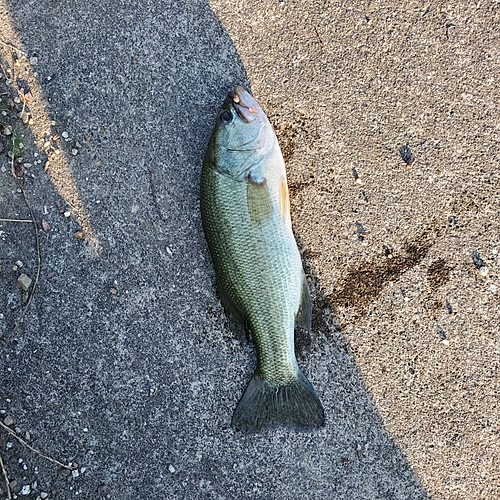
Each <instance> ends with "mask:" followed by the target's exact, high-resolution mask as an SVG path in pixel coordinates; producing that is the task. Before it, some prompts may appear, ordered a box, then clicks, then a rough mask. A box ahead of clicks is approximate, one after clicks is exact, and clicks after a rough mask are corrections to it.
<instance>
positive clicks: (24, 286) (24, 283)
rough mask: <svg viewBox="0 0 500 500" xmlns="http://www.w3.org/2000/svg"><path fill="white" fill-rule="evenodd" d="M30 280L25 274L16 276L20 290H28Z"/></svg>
mask: <svg viewBox="0 0 500 500" xmlns="http://www.w3.org/2000/svg"><path fill="white" fill-rule="evenodd" d="M31 281H32V280H31V278H30V277H29V276H27V275H26V274H21V276H19V278H17V283H18V285H19V287H20V288H21V290H23V291H24V292H26V291H28V290H29V287H30V286H31Z"/></svg>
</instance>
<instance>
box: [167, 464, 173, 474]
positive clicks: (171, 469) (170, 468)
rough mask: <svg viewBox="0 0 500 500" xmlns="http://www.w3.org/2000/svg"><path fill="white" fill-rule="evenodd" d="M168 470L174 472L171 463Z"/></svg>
mask: <svg viewBox="0 0 500 500" xmlns="http://www.w3.org/2000/svg"><path fill="white" fill-rule="evenodd" d="M168 470H169V471H170V472H171V473H172V474H173V473H174V472H175V467H174V466H173V465H172V464H170V465H169V466H168Z"/></svg>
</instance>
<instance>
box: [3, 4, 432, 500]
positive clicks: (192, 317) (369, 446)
mask: <svg viewBox="0 0 500 500" xmlns="http://www.w3.org/2000/svg"><path fill="white" fill-rule="evenodd" d="M6 9H7V7H6V6H5V5H2V10H3V11H4V12H5V11H6ZM8 9H9V11H10V15H11V16H12V19H13V23H14V25H15V27H16V30H17V33H18V35H19V39H20V41H21V42H22V43H23V50H25V51H26V52H27V54H28V56H29V57H30V58H33V57H36V58H37V61H36V66H33V68H32V69H31V70H32V71H35V72H36V73H37V75H36V78H37V80H38V81H39V82H40V84H41V88H42V90H43V92H44V94H45V98H46V105H47V109H48V110H49V111H48V112H49V113H50V116H49V117H48V118H49V119H50V121H53V122H55V125H50V127H52V128H51V133H53V134H62V133H63V132H67V135H68V137H67V139H68V140H67V141H66V138H64V141H62V140H60V139H59V140H58V141H59V142H58V144H59V146H58V147H59V148H60V153H57V154H58V155H63V156H64V158H65V161H66V162H67V166H68V172H70V173H71V176H72V181H71V182H72V183H73V184H74V186H75V189H76V190H77V193H78V196H79V199H80V200H81V206H82V207H84V209H85V214H86V217H88V220H89V221H90V224H91V226H92V228H93V230H94V232H95V237H96V238H97V240H98V241H99V244H100V246H101V248H102V251H101V252H100V253H97V254H96V252H92V251H90V250H89V244H88V241H86V240H85V238H79V237H75V235H74V234H75V233H78V231H79V230H81V221H79V220H77V219H75V217H74V216H73V217H65V216H64V214H61V213H60V211H59V209H58V206H57V204H59V205H60V204H64V203H67V204H70V203H71V200H65V199H64V196H63V195H62V194H61V192H60V190H59V189H58V187H57V183H52V182H51V181H50V171H47V173H45V172H44V171H43V169H42V168H41V167H40V168H38V169H36V168H33V170H32V172H33V173H34V177H30V178H28V179H27V180H26V184H25V189H26V191H27V193H29V197H30V200H31V202H32V205H33V209H34V211H35V214H36V217H37V219H38V220H39V221H40V220H41V219H42V218H43V219H44V220H46V222H47V223H48V224H49V225H50V229H49V230H46V231H42V232H41V241H40V244H41V249H42V273H41V278H40V283H39V286H38V290H37V293H36V296H35V297H34V300H33V303H32V307H31V309H30V311H29V313H28V315H27V318H26V322H25V327H24V330H23V331H22V332H21V333H20V334H19V335H17V336H16V338H15V339H14V340H13V342H10V343H7V344H4V345H3V346H2V358H3V363H2V368H1V378H2V388H1V391H2V399H1V404H2V407H1V408H0V409H2V410H5V412H6V413H9V414H10V415H12V416H13V418H14V420H15V422H16V424H15V425H16V427H17V428H18V431H19V432H21V433H22V434H25V433H26V432H29V433H30V435H31V442H32V443H33V444H34V446H36V447H38V448H43V449H44V451H45V452H46V453H48V454H49V455H51V456H54V457H55V458H58V459H59V460H66V461H71V462H77V463H78V465H79V466H80V474H79V476H78V477H73V475H69V476H64V475H61V474H59V471H57V470H56V469H55V468H54V467H53V466H52V465H50V464H48V463H46V462H44V461H43V460H42V459H41V458H40V457H37V456H35V455H32V454H30V453H29V452H28V451H27V450H25V449H23V448H22V447H21V446H20V445H19V444H18V443H14V445H13V446H12V447H11V448H8V449H7V448H6V446H5V444H6V442H7V440H6V439H4V436H0V438H1V440H0V443H2V448H1V452H2V456H3V457H4V460H6V462H7V464H8V467H9V477H10V478H11V479H16V480H17V483H18V486H17V487H15V488H14V490H16V488H17V489H20V488H21V486H22V485H23V484H27V483H33V481H35V480H36V481H37V485H36V487H34V489H35V491H37V492H38V491H48V492H49V495H50V498H54V499H64V500H67V499H69V498H73V497H74V496H76V495H77V494H78V495H79V497H80V498H120V499H129V498H130V499H132V498H137V497H140V498H143V499H153V498H154V499H156V498H161V497H163V496H166V495H168V497H170V498H236V497H237V496H239V497H241V498H305V497H306V496H307V497H308V498H329V497H330V498H332V497H335V498H339V499H340V498H345V499H350V498H357V499H370V500H373V499H389V498H394V499H396V498H397V499H403V498H404V499H410V498H411V499H420V498H422V499H424V498H427V495H426V493H425V491H424V490H423V488H422V486H421V485H420V483H419V481H418V478H417V477H416V476H415V474H414V473H413V471H412V469H411V467H410V465H409V464H408V463H407V462H406V460H405V458H404V456H403V455H402V453H401V451H400V450H399V449H398V448H397V447H396V446H395V445H394V443H393V442H392V441H391V439H390V437H389V436H388V435H387V433H386V432H385V431H384V428H383V422H381V419H380V417H379V416H378V414H377V411H376V409H375V408H374V407H373V405H372V403H371V401H370V397H369V394H368V393H367V391H366V389H365V387H364V385H363V381H362V379H361V377H360V375H359V373H358V371H357V369H356V366H355V363H354V362H353V360H352V358H351V357H350V356H349V354H348V352H347V347H346V344H345V342H344V341H343V340H342V335H341V334H340V333H339V332H338V330H335V328H334V323H333V322H332V319H331V318H332V316H331V312H330V310H329V306H328V301H327V300H326V298H325V297H324V296H323V295H322V293H321V288H320V286H319V284H318V283H314V287H315V295H314V304H315V316H314V330H315V333H316V335H314V336H312V337H304V339H302V340H300V339H299V351H300V352H299V354H301V356H300V358H301V364H302V365H303V366H304V368H305V370H306V371H307V373H308V374H309V375H310V377H311V381H312V382H313V383H314V385H315V386H316V387H317V389H318V392H319V393H320V395H321V397H322V399H323V402H324V404H325V407H326V411H327V419H328V424H327V427H326V428H325V429H324V430H321V431H319V432H317V433H315V434H296V433H293V432H290V431H287V430H284V429H279V430H276V431H273V432H268V433H263V434H262V435H255V436H244V435H241V434H239V433H235V432H234V431H233V430H232V429H231V428H230V418H231V413H232V410H233V409H234V407H235V405H236V403H237V401H238V398H239V396H240V394H241V392H242V390H243V388H244V386H245V385H246V383H247V381H248V379H249V376H250V374H251V372H252V370H253V366H252V363H254V353H253V348H252V346H248V345H242V344H241V343H239V342H238V341H236V340H234V338H233V335H232V333H231V331H230V330H229V329H228V328H227V322H226V321H225V319H224V315H223V311H222V308H221V306H220V304H219V303H218V302H217V300H216V297H215V290H214V286H213V281H214V280H213V270H212V267H211V262H210V258H209V254H208V251H207V247H206V245H205V241H204V238H203V233H202V230H201V223H200V217H199V209H198V203H199V197H198V183H199V173H200V169H201V161H202V157H203V154H204V151H205V147H206V144H207V142H208V138H209V135H210V133H211V129H212V125H213V121H214V116H215V113H216V111H217V109H218V107H219V105H220V103H221V102H222V100H223V98H224V96H225V94H226V92H227V90H228V89H229V88H231V86H232V85H233V84H234V83H240V84H243V85H245V86H247V87H248V86H249V81H248V78H247V75H246V73H245V69H244V68H243V65H242V63H241V60H240V59H239V57H238V54H237V53H236V50H235V49H234V47H233V45H232V43H231V40H230V38H229V36H228V35H227V33H226V32H225V30H224V28H223V26H222V25H221V24H220V22H219V21H218V20H217V18H216V17H215V15H214V14H213V12H212V11H211V9H210V7H209V5H208V4H207V3H206V2H204V1H201V0H199V1H194V2H180V1H179V2H159V1H153V0H146V2H143V3H141V4H140V6H139V5H135V4H125V3H122V2H115V1H112V2H107V3H103V2H93V1H91V2H86V3H75V2H69V1H65V2H55V3H53V2H49V3H46V4H42V3H31V2H28V3H26V2H24V3H23V2H16V1H12V2H10V4H9V7H8ZM34 27H36V29H34ZM22 70H23V68H19V71H22ZM31 70H30V71H31ZM42 138H43V137H42ZM52 142H54V141H52ZM72 150H77V154H72ZM40 154H41V152H40ZM8 189H10V186H9V188H8ZM56 202H57V204H56ZM12 203H15V201H13V202H12ZM19 203H21V202H20V201H19ZM19 206H21V205H19ZM70 208H71V207H70ZM16 231H17V228H16V227H9V229H8V232H9V234H12V237H11V238H10V239H9V242H8V244H9V250H8V252H7V254H6V256H5V258H6V261H7V262H6V266H5V267H9V266H10V267H11V262H10V260H13V259H15V258H16V255H18V253H17V252H18V250H19V252H25V249H26V246H27V245H32V242H31V241H24V239H23V238H24V236H23V238H21V239H20V238H18V237H16ZM33 259H34V258H32V260H31V261H30V257H29V256H27V257H26V258H25V260H26V268H27V269H34V266H35V261H34V260H33ZM10 267H9V269H10ZM308 271H309V274H310V275H311V269H310V268H309V269H308ZM311 276H312V275H311ZM16 279H17V277H16V275H15V274H14V272H10V271H9V272H8V273H5V274H3V275H2V283H5V287H6V288H8V293H9V294H15V293H17V292H16V288H15V281H16ZM312 279H313V281H314V276H312ZM2 300H4V297H2ZM2 307H9V306H8V305H5V303H4V305H3V306H2ZM19 312H20V303H19V302H15V303H14V306H13V314H12V318H14V316H15V315H14V313H19ZM300 342H303V343H304V346H302V347H300ZM19 457H22V458H23V463H24V464H26V466H27V469H26V470H24V469H23V467H22V464H20V463H19V461H18V459H19ZM35 467H36V468H37V470H38V474H35ZM81 467H84V468H85V471H84V472H83V471H82V469H81Z"/></svg>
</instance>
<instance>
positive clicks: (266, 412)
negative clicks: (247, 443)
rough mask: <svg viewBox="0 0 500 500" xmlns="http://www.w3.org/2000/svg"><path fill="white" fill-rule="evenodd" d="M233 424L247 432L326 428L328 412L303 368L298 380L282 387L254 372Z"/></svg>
mask: <svg viewBox="0 0 500 500" xmlns="http://www.w3.org/2000/svg"><path fill="white" fill-rule="evenodd" d="M232 425H233V427H234V428H235V429H238V430H241V431H245V432H248V431H256V430H259V429H262V428H264V427H275V426H278V425H285V426H291V427H295V428H299V429H308V428H313V427H323V426H324V425H325V412H324V410H323V407H322V406H321V402H320V400H319V398H318V396H317V395H316V393H315V392H314V389H313V386H312V385H311V382H309V380H307V378H306V376H305V375H304V374H303V373H302V372H301V371H300V370H299V373H298V374H297V378H296V379H295V380H293V381H292V382H290V383H289V384H287V385H281V386H275V385H272V384H270V383H269V382H268V381H267V380H265V379H261V378H260V377H259V376H258V375H257V374H255V375H254V376H253V377H252V379H251V380H250V382H249V383H248V386H247V388H246V390H245V392H244V393H243V396H242V398H241V400H240V402H239V403H238V406H237V407H236V410H234V414H233V420H232Z"/></svg>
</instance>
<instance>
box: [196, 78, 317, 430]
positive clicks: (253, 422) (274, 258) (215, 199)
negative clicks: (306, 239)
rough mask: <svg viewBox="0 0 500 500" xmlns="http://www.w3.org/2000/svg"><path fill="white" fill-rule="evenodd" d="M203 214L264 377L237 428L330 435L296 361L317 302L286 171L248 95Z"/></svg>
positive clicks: (238, 103)
mask: <svg viewBox="0 0 500 500" xmlns="http://www.w3.org/2000/svg"><path fill="white" fill-rule="evenodd" d="M201 214H202V220H203V228H204V231H205V235H206V238H207V241H208V245H209V248H210V253H211V255H212V260H213V263H214V267H215V274H216V278H217V287H218V291H219V296H220V298H221V301H222V303H223V305H224V307H225V308H226V310H227V311H229V312H230V313H231V314H232V315H233V316H234V317H235V318H236V319H237V320H239V321H240V322H241V323H242V324H244V325H247V326H249V327H250V329H251V331H252V336H253V338H254V341H255V344H256V348H257V369H256V372H255V375H254V376H253V378H252V379H251V380H250V382H249V384H248V386H247V388H246V390H245V393H244V394H243V396H242V398H241V400H240V402H239V403H238V406H237V408H236V410H235V412H234V415H233V419H232V424H233V426H234V427H235V428H237V429H240V430H243V431H252V430H258V429H260V428H263V427H270V426H275V425H290V426H294V427H299V428H311V427H319V426H323V425H324V411H323V408H322V406H321V403H320V401H319V399H318V397H317V395H316V393H315V392H314V389H313V387H312V385H311V384H310V382H309V381H308V380H307V378H306V377H305V375H304V374H303V373H302V371H301V370H300V368H299V366H298V364H297V360H296V358H295V352H294V327H295V326H296V325H297V326H299V325H300V326H302V327H305V328H308V329H309V328H310V326H311V300H310V296H309V290H308V288H307V282H306V279H305V275H304V272H303V270H302V262H301V259H300V254H299V251H298V248H297V244H296V242H295V238H294V236H293V233H292V225H291V219H290V209H289V201H288V188H287V182H286V172H285V164H284V161H283V156H282V154H281V150H280V148H279V145H278V140H277V138H276V134H275V133H274V130H273V128H272V126H271V124H270V123H269V120H268V119H267V117H266V115H265V114H264V112H263V111H262V109H261V108H260V106H259V105H258V104H257V102H256V101H255V100H254V99H253V97H252V96H251V95H250V94H249V93H248V92H246V91H245V90H244V89H243V88H242V87H236V88H235V89H234V92H230V94H229V95H228V97H227V99H226V100H225V102H224V104H223V106H222V108H221V110H220V112H219V114H218V117H217V122H216V125H215V128H214V132H213V134H212V137H211V139H210V143H209V147H208V150H207V153H206V155H205V160H204V164H203V170H202V176H201Z"/></svg>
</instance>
